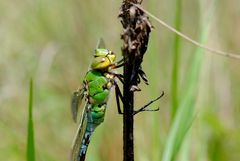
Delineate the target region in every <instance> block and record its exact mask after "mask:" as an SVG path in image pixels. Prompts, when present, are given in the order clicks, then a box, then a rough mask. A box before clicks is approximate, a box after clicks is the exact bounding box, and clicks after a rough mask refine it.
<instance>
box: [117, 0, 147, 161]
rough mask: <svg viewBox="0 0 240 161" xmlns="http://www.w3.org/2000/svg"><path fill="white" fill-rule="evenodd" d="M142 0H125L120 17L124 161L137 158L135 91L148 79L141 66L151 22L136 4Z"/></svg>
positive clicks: (132, 160)
mask: <svg viewBox="0 0 240 161" xmlns="http://www.w3.org/2000/svg"><path fill="white" fill-rule="evenodd" d="M141 2H142V0H123V3H122V6H121V9H120V13H119V18H120V20H121V23H122V26H123V33H122V35H121V39H122V40H123V46H122V54H123V58H124V73H123V75H124V85H123V110H124V112H123V151H124V156H123V160H124V161H134V133H133V127H134V114H135V113H134V91H140V88H139V87H138V84H139V83H140V80H141V79H142V80H143V81H144V82H145V83H146V84H148V80H147V78H146V75H145V73H144V71H143V70H142V68H141V63H142V61H143V56H144V53H145V52H146V50H147V45H148V39H149V33H150V32H151V27H152V26H151V23H150V22H149V20H148V17H147V16H146V14H145V13H144V12H143V11H141V10H140V9H138V8H137V7H135V6H134V5H133V4H141Z"/></svg>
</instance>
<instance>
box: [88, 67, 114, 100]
mask: <svg viewBox="0 0 240 161" xmlns="http://www.w3.org/2000/svg"><path fill="white" fill-rule="evenodd" d="M85 80H86V83H87V89H88V95H89V97H90V98H89V99H90V100H89V101H90V103H92V104H104V103H106V102H107V99H108V95H109V89H108V88H107V84H108V83H109V80H108V79H107V78H106V77H105V76H104V73H103V72H101V71H97V70H90V71H89V72H88V73H87V75H86V78H85Z"/></svg>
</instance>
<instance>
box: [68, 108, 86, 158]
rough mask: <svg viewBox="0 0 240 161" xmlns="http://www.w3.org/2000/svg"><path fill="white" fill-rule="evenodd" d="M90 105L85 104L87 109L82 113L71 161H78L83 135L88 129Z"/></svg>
mask: <svg viewBox="0 0 240 161" xmlns="http://www.w3.org/2000/svg"><path fill="white" fill-rule="evenodd" d="M88 106H89V104H87V103H86V104H85V107H84V108H83V111H82V116H81V121H80V124H79V126H78V129H77V132H76V134H75V137H74V140H73V144H72V152H71V161H77V158H78V155H79V152H80V146H81V143H82V139H83V135H84V133H85V131H86V128H87V108H88Z"/></svg>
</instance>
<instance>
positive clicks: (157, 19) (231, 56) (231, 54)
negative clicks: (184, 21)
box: [131, 3, 240, 59]
mask: <svg viewBox="0 0 240 161" xmlns="http://www.w3.org/2000/svg"><path fill="white" fill-rule="evenodd" d="M131 4H132V5H134V6H136V7H137V8H139V9H140V10H142V11H143V12H145V13H146V14H148V15H149V16H150V17H152V18H153V19H154V20H156V21H157V22H159V23H160V24H161V25H163V26H164V27H166V28H167V29H169V30H170V31H172V32H174V33H176V34H178V35H179V36H181V37H182V38H183V39H185V40H187V41H188V42H190V43H192V44H194V45H196V46H198V47H200V48H203V49H205V50H207V51H210V52H212V53H215V54H218V55H221V56H225V57H229V58H234V59H240V54H236V53H230V52H225V51H221V50H217V49H213V48H210V47H208V46H205V45H203V44H200V43H199V42H197V41H195V40H193V39H192V38H190V37H189V36H187V35H185V34H183V33H181V32H180V31H177V30H176V29H175V28H173V27H172V26H170V25H168V24H167V23H165V22H164V21H162V20H161V19H159V18H158V17H156V16H154V15H153V14H152V13H150V12H149V11H147V10H145V9H143V8H142V7H141V6H139V5H137V4H133V3H131Z"/></svg>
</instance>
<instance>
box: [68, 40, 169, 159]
mask: <svg viewBox="0 0 240 161" xmlns="http://www.w3.org/2000/svg"><path fill="white" fill-rule="evenodd" d="M98 44H99V45H98V46H97V48H96V49H95V52H94V55H93V60H92V62H91V65H90V69H89V70H88V71H87V73H86V75H85V77H84V80H83V82H82V86H81V87H80V88H79V89H77V90H76V91H74V92H73V94H72V99H71V111H72V117H73V120H74V122H77V115H78V109H79V106H80V105H81V104H82V101H83V100H85V105H84V108H83V110H82V115H81V119H80V123H79V126H78V129H77V132H76V135H75V137H74V140H73V145H72V152H71V161H84V160H85V157H86V153H87V148H88V145H89V143H90V138H91V136H92V134H93V132H94V130H95V129H96V127H98V126H99V125H100V124H101V123H102V122H103V121H104V116H105V112H106V109H107V102H108V98H109V95H110V91H111V89H112V88H113V87H114V89H115V96H116V103H117V110H118V113H119V114H123V112H122V110H121V107H120V102H122V103H124V102H126V101H125V99H124V97H123V95H122V93H121V91H120V88H119V86H118V84H117V79H118V80H120V81H121V83H123V84H124V80H123V75H122V74H118V73H117V72H116V71H114V70H115V69H116V68H120V67H122V66H123V65H124V61H123V59H121V60H120V61H117V62H115V60H116V54H115V53H114V52H112V51H110V50H108V49H106V48H105V45H104V42H103V40H102V39H100V42H99V43H98ZM163 94H164V93H162V94H161V95H160V96H159V97H158V98H156V99H154V100H152V101H150V102H149V103H148V104H146V105H145V106H143V107H142V108H140V109H139V110H137V111H134V113H133V114H134V115H135V114H137V113H139V112H142V111H157V110H158V109H153V110H149V109H146V108H147V107H148V106H149V105H151V104H152V103H153V102H155V101H157V100H158V99H160V98H161V97H162V96H163Z"/></svg>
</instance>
